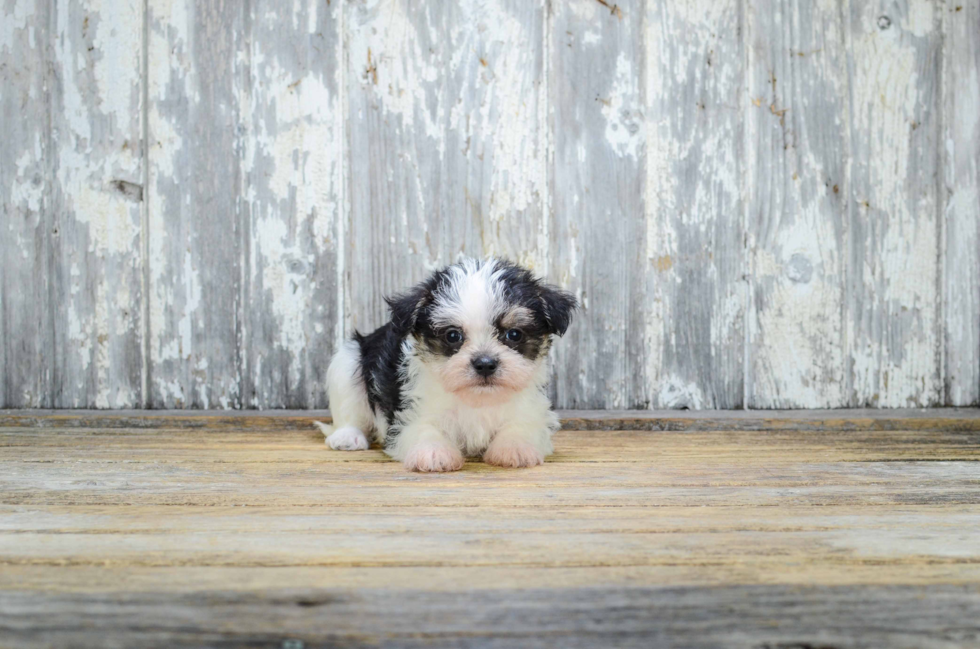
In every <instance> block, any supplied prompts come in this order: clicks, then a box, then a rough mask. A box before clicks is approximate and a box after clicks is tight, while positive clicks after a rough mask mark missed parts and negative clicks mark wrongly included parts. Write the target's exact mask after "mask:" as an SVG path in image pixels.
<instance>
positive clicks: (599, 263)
mask: <svg viewBox="0 0 980 649" xmlns="http://www.w3.org/2000/svg"><path fill="white" fill-rule="evenodd" d="M642 7H643V4H642V3H641V2H633V1H629V2H620V3H617V4H615V5H612V4H607V3H598V2H595V0H572V1H570V2H560V3H555V4H554V5H553V10H554V12H555V13H554V17H553V19H552V27H551V42H552V54H551V56H552V59H551V70H552V75H551V80H552V81H551V84H550V85H551V87H550V92H551V106H552V109H553V111H554V115H553V120H554V227H553V229H552V232H551V242H552V243H551V250H550V252H551V258H552V262H551V264H550V275H551V277H552V278H554V280H555V281H556V283H558V284H561V285H562V286H565V287H567V288H569V289H570V290H571V291H572V292H574V293H575V295H576V297H577V298H578V300H579V304H580V308H579V312H578V313H577V314H576V319H575V324H573V326H572V328H571V329H570V330H569V332H568V333H567V334H566V336H565V340H564V341H563V342H562V344H560V345H558V346H557V348H556V350H555V359H556V362H555V365H556V372H555V376H554V386H553V388H552V389H553V393H554V396H555V399H556V400H557V402H558V403H559V404H561V405H562V406H563V407H570V408H582V407H598V408H629V407H633V404H634V403H635V402H636V401H637V398H635V397H634V395H633V394H632V393H631V388H632V387H633V384H634V378H636V379H638V381H637V382H640V381H642V378H640V377H642V376H644V374H645V371H644V370H645V367H646V363H645V357H644V356H637V355H636V348H635V347H628V346H627V343H628V341H629V340H630V337H631V333H632V332H631V331H630V330H629V326H630V321H631V318H630V311H631V309H630V299H631V297H632V295H633V288H632V283H633V282H634V281H636V279H637V278H638V277H642V275H641V274H638V273H637V272H636V269H637V267H638V266H637V265H638V263H639V259H638V255H639V252H640V251H641V250H642V248H641V245H642V238H640V232H641V230H640V228H639V225H640V223H641V221H640V215H641V214H642V213H643V169H644V167H643V164H644V157H645V142H644V120H643V94H642V90H641V78H642V70H643V54H642V52H643V49H642V29H643V9H642ZM598 386H601V388H599V389H598V390H597V389H596V388H597V387H598ZM644 394H645V391H644ZM642 398H643V397H639V399H642ZM640 405H641V406H642V407H648V406H649V403H643V402H642V401H641V402H640Z"/></svg>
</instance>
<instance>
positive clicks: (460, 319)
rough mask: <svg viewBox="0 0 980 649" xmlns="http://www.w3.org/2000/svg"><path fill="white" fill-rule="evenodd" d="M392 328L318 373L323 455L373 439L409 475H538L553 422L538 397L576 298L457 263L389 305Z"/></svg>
mask: <svg viewBox="0 0 980 649" xmlns="http://www.w3.org/2000/svg"><path fill="white" fill-rule="evenodd" d="M387 302H388V306H389V307H390V310H391V319H390V321H389V322H388V323H387V324H385V325H384V326H382V327H381V328H379V329H377V330H376V331H374V332H373V333H370V334H368V335H361V334H359V333H355V334H354V338H353V340H349V341H347V343H346V344H345V345H344V346H343V347H342V348H341V349H340V350H339V351H338V352H337V353H336V355H335V356H334V358H333V360H332V361H331V363H330V367H329V369H328V370H327V391H328V396H329V398H330V410H331V413H332V414H333V422H334V425H333V426H328V425H326V424H323V423H321V422H316V425H317V426H318V427H319V428H320V429H321V430H322V431H323V433H324V435H326V437H327V444H329V445H330V447H331V448H333V449H337V450H342V451H356V450H362V449H366V448H368V446H369V445H370V442H369V439H370V437H371V436H373V438H374V439H375V440H376V441H377V442H378V443H379V444H381V445H382V446H383V447H384V449H385V452H386V453H387V454H388V455H390V456H391V457H393V458H394V459H396V460H401V461H402V462H403V463H404V464H405V467H406V468H407V469H409V470H412V471H456V470H458V469H460V468H461V467H462V466H463V458H464V456H477V455H482V456H483V459H484V461H486V462H488V463H490V464H496V465H498V466H503V467H530V466H536V465H538V464H542V463H543V462H544V458H545V456H547V455H550V454H551V453H552V451H553V448H552V445H551V435H552V433H554V431H555V430H557V429H558V417H557V415H555V413H554V412H553V411H552V410H551V404H550V403H549V401H548V397H547V396H545V387H546V386H547V382H548V367H547V363H546V358H547V355H548V350H549V349H550V347H551V341H552V337H553V336H561V335H562V334H564V333H565V330H566V329H567V328H568V325H569V324H570V322H571V317H572V311H573V310H574V309H575V308H576V302H575V298H573V297H572V296H571V295H569V294H568V293H565V292H564V291H560V290H558V289H557V288H555V287H553V286H549V285H547V284H544V283H542V282H541V281H539V280H538V279H536V278H535V277H534V276H533V275H532V274H531V272H530V271H528V270H527V269H525V268H522V267H520V266H517V265H516V264H513V263H510V262H507V261H501V260H496V259H490V260H487V261H483V262H480V261H476V260H472V259H466V260H463V261H461V262H459V263H456V264H453V265H452V266H448V267H446V268H443V269H442V270H439V271H437V272H435V273H434V274H433V275H432V276H431V277H429V279H427V280H426V281H424V282H422V283H421V284H419V285H418V286H416V287H414V288H412V289H411V290H409V291H408V292H407V293H404V294H402V295H398V296H395V297H392V298H388V299H387Z"/></svg>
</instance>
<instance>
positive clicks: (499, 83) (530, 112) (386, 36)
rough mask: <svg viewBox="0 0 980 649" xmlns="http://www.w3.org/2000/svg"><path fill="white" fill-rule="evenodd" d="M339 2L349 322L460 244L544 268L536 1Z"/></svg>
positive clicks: (361, 321) (371, 317)
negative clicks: (342, 10) (344, 44)
mask: <svg viewBox="0 0 980 649" xmlns="http://www.w3.org/2000/svg"><path fill="white" fill-rule="evenodd" d="M347 7H348V9H347V18H346V21H347V33H348V45H349V51H348V55H347V60H348V69H347V78H348V86H347V90H348V106H347V110H348V111H349V120H350V123H349V128H348V132H349V138H350V140H349V141H350V152H351V155H350V210H351V213H350V230H349V248H348V253H347V254H346V255H345V259H346V265H345V274H346V279H347V281H348V283H349V284H348V286H347V289H346V290H347V294H348V295H349V296H350V299H349V300H348V307H347V314H346V317H347V318H348V319H349V320H348V328H347V331H348V332H350V330H351V329H352V328H357V329H360V330H361V331H368V330H371V329H372V328H374V327H377V326H379V325H381V324H382V323H383V322H384V321H385V320H386V318H387V316H386V306H385V303H384V301H383V299H382V298H383V296H384V295H387V294H391V293H394V292H397V291H401V290H404V289H405V288H407V287H408V286H409V285H411V284H412V283H414V282H417V281H420V280H421V279H422V278H423V277H424V276H425V275H427V274H428V273H429V272H430V271H431V270H432V269H434V268H435V267H439V266H441V265H444V264H448V263H451V262H453V261H455V260H456V258H457V256H458V255H459V254H460V253H465V254H468V255H470V256H476V257H482V256H486V255H502V256H505V257H510V258H512V259H515V260H517V261H521V262H524V263H526V264H528V265H529V266H531V267H533V268H535V269H536V270H539V271H540V272H546V271H547V267H546V265H544V262H545V260H546V259H547V246H548V237H547V227H548V222H547V219H546V214H545V203H546V194H547V170H546V167H545V163H546V160H545V158H546V155H545V133H546V132H545V128H544V120H545V105H546V98H545V97H544V96H543V92H544V90H543V74H544V72H543V70H544V66H543V60H544V57H543V39H542V34H543V21H544V2H543V1H541V0H536V1H535V2H527V1H525V0H500V1H495V2H479V1H477V0H467V1H466V2H460V3H452V5H450V6H445V7H442V6H440V7H437V6H436V5H431V4H425V5H423V6H419V5H416V4H415V3H411V2H408V1H406V0H371V1H370V2H364V3H354V4H348V5H347Z"/></svg>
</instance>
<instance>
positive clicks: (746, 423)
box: [0, 408, 980, 437]
mask: <svg viewBox="0 0 980 649" xmlns="http://www.w3.org/2000/svg"><path fill="white" fill-rule="evenodd" d="M558 416H559V418H560V419H561V422H562V428H564V429H565V430H653V431H682V430H686V431H720V430H798V431H803V430H807V431H812V432H821V431H825V430H829V431H840V430H844V431H860V430H922V431H926V430H938V431H944V430H945V431H957V430H960V431H976V430H980V409H975V408H942V409H933V410H923V409H915V410H905V409H889V410H876V409H866V410H783V411H771V410H770V411H765V412H751V411H744V410H743V411H737V410H736V411H715V412H710V411H676V410H644V411H637V410H633V411H628V410H627V411H608V410H560V411H558ZM315 420H319V421H329V420H330V412H329V411H327V410H304V411H297V410H274V411H264V412H257V411H247V412H227V411H203V410H196V411H174V410H169V411H167V410H160V411H144V410H128V411H112V412H105V411H91V410H88V411H86V410H76V411H63V410H5V411H0V428H4V427H5V428H9V427H24V428H63V429H71V428H82V429H95V428H102V429H110V430H111V429H119V428H133V429H153V428H168V429H174V428H190V429H198V430H204V429H207V430H221V431H227V430H228V429H235V430H264V429H270V428H271V429H277V430H304V431H307V432H309V433H310V434H311V435H312V436H314V437H315V436H316V435H318V434H319V433H316V432H315V431H314V430H313V421H315Z"/></svg>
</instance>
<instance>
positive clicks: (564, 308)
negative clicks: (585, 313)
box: [539, 284, 578, 336]
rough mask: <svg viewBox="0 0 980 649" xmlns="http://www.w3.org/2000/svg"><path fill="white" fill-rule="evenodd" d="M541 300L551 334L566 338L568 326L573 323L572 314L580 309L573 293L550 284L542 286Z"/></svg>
mask: <svg viewBox="0 0 980 649" xmlns="http://www.w3.org/2000/svg"><path fill="white" fill-rule="evenodd" d="M539 299H540V300H541V309H542V311H543V312H544V320H545V322H547V323H548V331H549V333H552V334H555V335H558V336H564V335H565V331H566V330H567V329H568V325H570V324H571V323H572V312H573V311H574V310H575V309H576V308H578V302H577V301H576V300H575V298H574V297H573V296H572V294H571V293H567V292H565V291H562V290H561V289H558V288H555V287H554V286H549V285H548V284H542V285H541V295H540V296H539Z"/></svg>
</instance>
